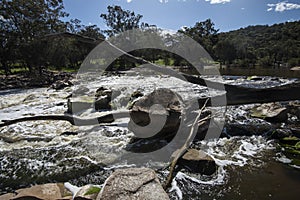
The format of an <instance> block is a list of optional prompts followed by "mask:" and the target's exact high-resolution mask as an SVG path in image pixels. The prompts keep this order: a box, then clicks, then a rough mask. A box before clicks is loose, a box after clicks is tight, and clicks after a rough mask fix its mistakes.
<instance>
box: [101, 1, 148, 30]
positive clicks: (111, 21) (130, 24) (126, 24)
mask: <svg viewBox="0 0 300 200" xmlns="http://www.w3.org/2000/svg"><path fill="white" fill-rule="evenodd" d="M107 12H108V13H107V14H101V15H100V17H101V18H103V19H104V21H105V23H106V25H107V26H108V27H109V28H110V29H109V30H106V31H105V33H107V34H108V36H113V35H115V34H117V33H120V32H124V31H126V30H131V29H134V28H142V27H143V26H149V25H148V24H145V23H141V22H140V20H141V18H142V17H143V16H142V15H140V14H137V15H136V14H135V13H134V12H132V11H130V10H123V9H122V8H121V6H108V7H107Z"/></svg>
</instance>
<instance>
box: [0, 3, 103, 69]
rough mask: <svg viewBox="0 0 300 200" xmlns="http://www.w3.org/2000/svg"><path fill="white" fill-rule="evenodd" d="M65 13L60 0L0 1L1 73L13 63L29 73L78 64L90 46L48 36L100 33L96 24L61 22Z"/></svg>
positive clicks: (100, 34)
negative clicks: (65, 33)
mask: <svg viewBox="0 0 300 200" xmlns="http://www.w3.org/2000/svg"><path fill="white" fill-rule="evenodd" d="M67 16H68V13H66V12H65V11H64V5H63V1H62V0H1V4H0V45H1V48H0V64H1V67H2V69H3V70H4V71H5V73H6V74H9V73H10V72H11V69H12V68H13V67H14V66H16V65H17V66H19V67H23V68H25V69H28V70H29V72H30V74H35V73H36V72H39V73H40V74H41V73H42V70H43V69H46V68H47V67H49V66H51V67H54V68H56V69H60V68H62V67H67V66H71V67H76V66H78V65H79V64H80V62H81V61H82V60H83V59H84V57H85V56H86V55H87V53H88V52H89V51H90V50H91V46H88V45H83V44H82V43H80V42H79V41H78V40H76V39H75V38H72V37H68V38H66V37H49V36H51V35H53V34H56V33H63V32H69V33H74V34H79V35H82V36H86V37H91V38H94V39H99V38H103V37H104V36H103V35H102V33H101V31H100V29H99V28H98V27H96V26H93V25H92V26H84V25H81V22H80V20H77V19H76V20H71V21H69V22H65V21H63V19H64V18H65V17H67ZM93 47H94V46H93Z"/></svg>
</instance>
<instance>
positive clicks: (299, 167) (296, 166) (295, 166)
mask: <svg viewBox="0 0 300 200" xmlns="http://www.w3.org/2000/svg"><path fill="white" fill-rule="evenodd" d="M290 166H291V167H294V168H296V169H300V166H298V165H290Z"/></svg>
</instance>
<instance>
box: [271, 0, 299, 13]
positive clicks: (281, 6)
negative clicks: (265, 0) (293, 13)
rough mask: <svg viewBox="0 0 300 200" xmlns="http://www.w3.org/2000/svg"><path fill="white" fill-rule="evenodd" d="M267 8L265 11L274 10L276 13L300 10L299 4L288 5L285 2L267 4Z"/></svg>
mask: <svg viewBox="0 0 300 200" xmlns="http://www.w3.org/2000/svg"><path fill="white" fill-rule="evenodd" d="M267 6H269V8H268V10H267V11H271V10H273V9H274V10H275V11H276V12H283V11H286V10H294V9H300V4H297V3H289V2H287V1H283V2H279V3H276V4H272V3H269V4H267Z"/></svg>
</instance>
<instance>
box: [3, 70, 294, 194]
mask: <svg viewBox="0 0 300 200" xmlns="http://www.w3.org/2000/svg"><path fill="white" fill-rule="evenodd" d="M226 79H227V80H226V82H227V83H231V84H241V85H245V86H248V87H266V86H273V85H280V84H286V83H289V82H291V81H293V80H286V79H278V78H276V79H271V78H264V79H263V80H261V81H256V82H253V81H249V80H248V81H247V80H245V79H242V78H241V77H240V78H238V77H227V78H226ZM83 86H85V87H87V88H89V92H88V93H89V94H94V93H95V91H96V89H97V88H99V87H100V86H104V87H106V88H111V89H114V90H118V91H121V95H119V96H118V97H117V98H116V99H115V100H113V105H114V107H115V109H118V110H120V109H125V106H126V104H125V105H124V103H122V102H124V101H126V100H127V99H128V97H130V95H131V94H132V93H133V92H134V91H136V90H139V91H141V92H142V93H144V94H147V93H149V92H151V91H153V89H155V88H169V89H172V90H173V91H176V92H177V93H179V94H180V96H181V97H182V98H183V99H191V98H195V97H197V96H200V95H207V90H206V89H205V88H204V87H201V86H197V85H193V84H189V83H186V82H183V81H179V80H177V79H175V78H171V77H169V76H162V75H149V76H146V77H145V76H144V75H143V76H139V75H138V74H136V73H135V72H132V73H129V74H127V75H122V76H117V75H116V76H102V77H99V79H97V80H94V82H92V83H88V84H85V85H80V87H83ZM74 88H75V89H76V86H75V87H74ZM71 93H72V88H66V89H64V90H61V91H56V90H52V89H48V88H39V89H29V90H7V91H0V97H1V98H0V119H1V120H3V119H14V118H19V117H24V116H33V115H47V114H63V113H64V112H65V111H66V110H67V103H66V102H67V97H68V96H69V95H70V94H71ZM210 95H211V94H210ZM250 106H251V105H250ZM243 112H244V111H243V109H240V110H238V109H237V108H229V109H228V112H227V114H226V115H227V118H232V117H236V116H239V115H240V116H243V114H244V113H243ZM101 114H102V113H99V112H94V110H93V109H92V108H91V109H89V110H87V111H86V112H84V113H80V115H81V116H82V117H86V116H99V115H101ZM234 115H236V116H234ZM127 123H128V119H123V120H117V121H115V122H114V123H113V125H101V126H100V125H98V126H86V127H77V126H72V125H70V124H69V123H68V122H62V121H55V122H54V121H38V122H34V121H32V122H22V123H18V124H14V125H10V126H8V127H4V128H1V129H0V193H5V192H8V191H12V190H15V189H18V188H21V187H27V186H29V185H31V184H39V183H48V182H66V181H68V182H71V183H72V184H75V185H77V186H81V185H84V184H88V183H93V184H103V183H104V181H105V179H106V178H107V177H108V176H109V174H110V173H111V172H112V170H114V169H115V168H119V167H126V166H133V165H130V163H126V160H120V161H119V162H118V159H119V158H120V156H122V155H123V154H124V153H126V151H127V149H126V147H127V144H128V143H129V142H130V140H131V139H132V137H133V135H134V134H133V133H132V132H130V131H129V130H128V129H127ZM162 142H166V141H162ZM193 147H194V148H198V149H202V150H204V151H206V152H207V153H208V154H209V155H211V156H212V157H213V158H214V159H215V161H216V163H217V165H218V171H217V172H216V173H215V174H213V175H212V176H203V175H202V176H201V175H198V174H191V173H189V172H187V171H184V170H182V171H180V172H178V173H177V175H176V177H175V178H174V180H173V182H172V187H171V188H170V189H169V196H170V198H171V199H297V197H298V189H299V188H300V170H299V169H298V167H297V166H293V165H291V164H290V160H289V159H288V158H286V157H285V156H284V155H283V153H282V152H281V148H280V147H279V146H278V145H277V144H276V143H275V142H274V141H272V140H267V139H266V138H264V137H262V136H249V137H246V136H238V137H231V138H221V139H219V138H215V139H211V140H208V141H199V142H197V143H195V144H193ZM111 163H114V164H113V165H112V164H111ZM157 165H161V166H164V165H165V163H158V164H157ZM144 166H146V167H147V166H151V163H145V164H144ZM167 173H168V172H167V171H160V172H159V176H160V178H161V179H163V178H164V177H165V176H166V175H167Z"/></svg>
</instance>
